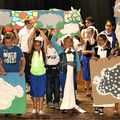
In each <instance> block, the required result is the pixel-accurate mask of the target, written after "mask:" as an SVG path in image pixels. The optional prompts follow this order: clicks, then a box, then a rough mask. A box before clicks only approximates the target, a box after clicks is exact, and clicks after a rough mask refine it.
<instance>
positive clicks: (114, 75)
mask: <svg viewBox="0 0 120 120" xmlns="http://www.w3.org/2000/svg"><path fill="white" fill-rule="evenodd" d="M93 81H94V82H93V84H96V85H97V88H96V89H97V91H98V93H99V94H101V95H107V94H111V95H112V96H113V97H115V98H116V99H120V63H119V64H117V65H115V66H113V67H112V68H104V69H103V70H102V71H101V77H98V76H96V77H95V78H94V79H93Z"/></svg>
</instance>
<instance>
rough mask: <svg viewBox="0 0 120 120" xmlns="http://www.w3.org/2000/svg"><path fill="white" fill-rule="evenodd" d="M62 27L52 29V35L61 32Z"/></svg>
mask: <svg viewBox="0 0 120 120" xmlns="http://www.w3.org/2000/svg"><path fill="white" fill-rule="evenodd" d="M59 31H60V29H54V30H52V35H57V34H58V33H59Z"/></svg>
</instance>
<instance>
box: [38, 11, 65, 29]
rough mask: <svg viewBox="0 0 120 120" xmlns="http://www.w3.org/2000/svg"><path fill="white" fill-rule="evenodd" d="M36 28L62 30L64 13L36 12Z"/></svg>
mask: <svg viewBox="0 0 120 120" xmlns="http://www.w3.org/2000/svg"><path fill="white" fill-rule="evenodd" d="M37 26H38V27H40V28H47V29H52V28H63V27H64V12H63V11H48V10H39V11H38V21H37Z"/></svg>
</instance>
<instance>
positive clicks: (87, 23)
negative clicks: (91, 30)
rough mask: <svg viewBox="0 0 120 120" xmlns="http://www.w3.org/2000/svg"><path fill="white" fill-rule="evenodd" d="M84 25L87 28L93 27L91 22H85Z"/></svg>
mask: <svg viewBox="0 0 120 120" xmlns="http://www.w3.org/2000/svg"><path fill="white" fill-rule="evenodd" d="M85 25H86V27H89V26H93V25H94V23H93V22H91V21H88V20H85Z"/></svg>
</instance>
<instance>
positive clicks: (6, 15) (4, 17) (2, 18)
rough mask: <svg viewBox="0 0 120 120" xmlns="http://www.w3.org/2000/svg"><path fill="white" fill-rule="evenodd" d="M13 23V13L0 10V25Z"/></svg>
mask: <svg viewBox="0 0 120 120" xmlns="http://www.w3.org/2000/svg"><path fill="white" fill-rule="evenodd" d="M10 23H11V13H10V11H4V10H1V11H0V25H2V26H6V25H7V24H10Z"/></svg>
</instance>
